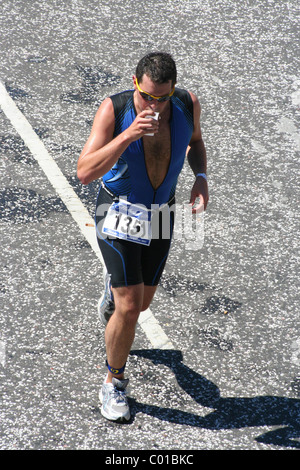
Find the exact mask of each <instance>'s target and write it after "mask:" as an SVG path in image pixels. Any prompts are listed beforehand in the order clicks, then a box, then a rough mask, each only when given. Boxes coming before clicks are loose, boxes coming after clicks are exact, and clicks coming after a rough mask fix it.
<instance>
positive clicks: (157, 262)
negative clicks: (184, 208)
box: [96, 88, 194, 287]
mask: <svg viewBox="0 0 300 470" xmlns="http://www.w3.org/2000/svg"><path fill="white" fill-rule="evenodd" d="M133 94H134V90H129V91H124V92H122V93H118V94H116V95H113V96H111V97H110V99H111V100H112V103H113V106H114V113H115V130H114V137H116V136H117V135H119V134H120V133H122V132H123V131H124V130H126V129H127V128H128V127H129V126H130V125H131V124H132V122H133V121H134V120H135V118H136V115H137V113H136V110H135V106H134V100H133ZM170 106H171V115H170V134H171V157H170V163H169V168H168V171H167V174H166V176H165V178H164V180H163V182H162V183H161V184H160V186H159V187H158V188H156V189H154V188H153V186H152V184H151V181H150V179H149V176H148V173H147V168H146V163H145V155H144V148H143V139H139V140H137V141H135V142H132V143H131V144H130V145H129V146H128V147H127V149H126V150H125V152H124V153H123V154H122V155H121V157H120V158H119V159H118V161H117V163H116V164H115V165H114V166H113V167H112V168H111V170H110V171H108V172H107V173H106V174H105V175H104V176H103V177H102V186H101V188H100V191H99V194H98V198H97V208H98V207H99V205H101V204H104V203H106V204H107V203H110V202H112V201H113V200H114V199H115V198H116V197H122V196H123V197H126V199H127V201H129V202H130V203H134V204H142V205H144V206H146V207H147V208H148V209H151V205H152V204H155V205H163V204H166V203H169V204H170V203H171V201H174V197H175V191H176V185H177V180H178V176H179V173H180V171H181V169H182V167H183V164H184V161H185V156H186V149H187V147H188V145H189V143H190V140H191V136H192V133H193V128H194V120H193V103H192V99H191V97H190V94H189V93H188V92H187V91H185V90H181V89H178V88H175V92H174V94H173V96H172V97H171V100H170ZM104 217H105V215H104V216H102V217H99V216H97V210H96V225H97V239H98V244H99V247H100V250H101V252H102V256H103V258H104V261H105V263H106V267H107V271H108V273H109V274H111V283H112V286H113V287H119V286H124V285H125V286H126V285H134V284H139V283H140V282H144V284H145V285H157V284H158V281H159V279H160V277H161V274H162V272H163V269H164V266H165V263H166V260H167V256H168V252H169V248H170V242H171V239H168V240H165V239H160V240H152V241H151V243H150V245H149V246H141V245H138V244H136V243H132V242H130V241H127V240H120V239H117V238H113V239H110V238H103V236H102V234H101V224H102V223H103V220H104Z"/></svg>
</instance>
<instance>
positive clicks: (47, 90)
mask: <svg viewBox="0 0 300 470" xmlns="http://www.w3.org/2000/svg"><path fill="white" fill-rule="evenodd" d="M299 32H300V31H299V3H298V1H297V0H291V1H286V2H282V1H279V0H267V1H256V0H245V1H242V2H233V1H232V0H217V1H215V0H214V1H213V0H203V1H200V0H186V1H184V2H183V1H181V0H172V1H171V0H168V1H161V0H157V1H154V0H152V1H145V2H136V1H132V0H122V1H120V0H116V1H115V0H114V1H109V2H108V1H102V0H98V1H96V0H88V1H83V0H76V1H75V0H73V1H70V2H63V1H59V0H53V1H50V0H47V1H44V2H40V1H36V0H33V1H31V2H26V0H18V1H14V0H6V1H5V2H3V3H1V6H0V45H1V51H2V52H1V66H0V82H1V83H3V84H5V86H6V90H7V91H8V92H9V94H10V96H11V97H12V98H13V99H14V101H15V103H16V104H17V106H18V108H19V109H20V110H21V111H22V113H23V115H24V116H25V117H26V119H27V120H28V121H29V123H30V124H31V126H32V127H33V129H34V130H35V132H36V133H37V135H38V136H39V138H40V139H41V141H42V142H43V143H44V145H45V146H46V148H47V150H48V152H49V154H50V155H51V156H52V158H53V159H54V160H55V162H56V163H57V165H58V166H59V168H60V169H61V171H62V172H63V174H64V175H65V177H66V178H67V180H68V182H69V183H70V184H71V186H72V188H73V189H74V191H75V192H76V194H77V195H78V196H79V197H80V199H81V201H82V202H83V203H84V205H85V206H86V208H87V209H88V210H89V212H90V214H91V215H92V216H93V210H94V204H95V197H96V194H97V191H98V182H96V183H93V184H91V185H89V186H88V187H83V186H82V185H81V184H80V183H79V182H78V180H77V177H76V162H77V158H78V155H79V153H80V151H81V148H82V146H83V144H84V142H85V140H86V138H87V137H88V134H89V130H90V126H91V122H92V120H93V117H94V114H95V112H96V110H97V107H98V106H99V104H100V103H101V101H102V100H103V99H104V97H106V96H107V95H110V94H112V93H115V92H118V91H121V90H122V89H128V88H131V86H132V85H131V76H132V74H133V73H134V68H135V65H136V62H137V60H138V59H139V58H140V57H141V56H142V55H144V54H145V53H146V52H148V51H150V50H153V49H164V50H167V51H169V52H171V53H172V54H173V55H174V58H175V60H176V62H177V65H178V78H179V80H178V85H179V86H181V87H185V88H188V89H190V90H191V91H193V92H194V93H196V94H197V96H198V97H199V100H200V102H201V105H202V110H203V111H202V130H203V137H204V140H205V144H206V147H207V154H208V163H209V165H208V177H209V186H210V203H209V206H208V209H207V213H206V215H205V223H204V227H205V239H204V245H203V247H199V249H195V248H196V247H194V249H187V246H186V244H185V242H184V240H174V243H173V247H172V250H171V254H170V257H169V260H168V263H167V267H166V271H165V274H164V276H163V279H162V281H161V284H160V286H159V289H158V292H157V296H156V298H155V299H154V301H153V304H152V306H151V310H152V312H153V314H154V315H155V317H156V319H157V320H158V321H159V323H160V325H161V327H162V328H163V330H164V332H165V333H166V334H167V336H168V338H169V339H170V342H171V343H172V345H173V348H170V349H164V350H158V349H155V348H153V347H152V345H151V342H150V341H149V338H147V336H146V335H145V334H144V331H143V330H142V329H141V328H140V326H138V327H137V334H136V339H135V342H134V346H133V351H132V354H131V356H130V358H129V361H128V366H127V371H128V376H129V378H130V396H131V398H130V401H131V406H132V411H133V417H132V420H131V421H130V422H129V424H128V425H125V426H122V425H117V424H114V423H110V422H107V421H106V420H104V418H102V416H101V414H100V410H99V403H98V390H99V387H100V384H101V382H102V380H103V376H104V374H105V366H104V356H105V347H104V339H103V333H104V331H103V327H102V326H101V325H100V323H99V322H98V318H97V312H96V304H97V300H98V298H99V296H100V295H101V292H102V265H101V263H100V262H99V259H98V258H97V256H96V255H95V253H94V251H93V250H92V249H91V246H90V245H89V244H88V243H87V240H86V239H85V237H84V236H83V234H82V233H81V232H80V230H79V228H78V226H77V225H76V223H75V222H74V220H73V218H72V217H71V215H70V213H69V211H68V210H67V208H66V206H65V204H64V203H63V202H62V200H61V199H60V197H59V196H58V194H57V193H56V192H55V190H54V189H53V187H52V185H51V184H50V182H49V180H48V178H47V175H46V174H45V173H44V172H43V171H42V170H41V168H40V166H39V165H38V163H37V162H36V160H35V159H34V158H33V156H32V153H31V152H30V150H29V149H28V147H27V146H26V145H25V144H24V142H23V140H22V139H21V138H20V136H19V134H18V132H17V131H16V129H15V128H14V126H13V125H12V124H11V122H10V121H9V120H8V119H7V117H6V115H5V114H4V112H2V111H1V110H0V125H1V127H0V129H1V133H0V146H1V149H0V152H1V160H0V166H1V186H0V195H1V215H0V230H1V247H2V249H1V264H0V272H1V279H0V287H1V289H0V294H1V297H0V298H1V310H0V312H1V314H0V328H1V329H0V387H1V405H0V407H1V408H0V414H1V427H0V448H1V449H2V450H11V449H12V450H24V449H33V450H63V449H65V450H80V449H87V450H92V449H93V450H131V451H132V450H149V451H153V452H154V451H156V452H159V451H163V450H165V451H170V452H171V451H175V450H176V449H178V450H181V451H183V452H186V453H188V452H191V451H196V450H297V449H299V448H300V440H299V439H300V430H299V410H300V400H299V395H300V371H299V366H300V336H299V293H298V292H299V281H298V278H299V272H298V263H299V171H298V169H299V163H298V162H299V151H300V137H299V135H300V134H299V120H300V75H299V69H300V67H299V37H300V34H299ZM192 181H193V177H192V174H191V171H190V170H189V168H188V166H187V165H186V166H185V167H184V169H183V172H182V175H181V177H180V180H179V185H178V191H177V202H181V203H184V202H187V201H188V199H189V188H190V187H191V185H192Z"/></svg>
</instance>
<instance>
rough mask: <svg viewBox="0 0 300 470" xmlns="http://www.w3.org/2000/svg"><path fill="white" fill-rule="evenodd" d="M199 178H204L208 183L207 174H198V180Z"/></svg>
mask: <svg viewBox="0 0 300 470" xmlns="http://www.w3.org/2000/svg"><path fill="white" fill-rule="evenodd" d="M198 176H202V178H204V179H205V180H206V181H207V176H206V173H197V174H196V178H198Z"/></svg>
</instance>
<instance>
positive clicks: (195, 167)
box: [187, 93, 209, 212]
mask: <svg viewBox="0 0 300 470" xmlns="http://www.w3.org/2000/svg"><path fill="white" fill-rule="evenodd" d="M190 95H191V97H192V100H193V105H194V131H193V134H192V137H191V141H190V144H189V147H188V150H187V158H188V162H189V165H190V167H191V169H192V171H193V173H194V175H195V182H194V185H193V187H192V190H191V198H190V204H191V205H192V206H193V212H199V211H200V210H203V208H204V210H205V209H206V207H207V203H208V199H209V196H208V186H207V180H206V171H207V159H206V150H205V145H204V142H203V139H202V133H201V127H200V114H201V107H200V103H199V101H198V99H197V97H196V96H195V95H194V94H193V93H190ZM197 175H198V176H197ZM198 198H199V203H198V204H197V202H196V200H197V199H198ZM195 203H196V205H195Z"/></svg>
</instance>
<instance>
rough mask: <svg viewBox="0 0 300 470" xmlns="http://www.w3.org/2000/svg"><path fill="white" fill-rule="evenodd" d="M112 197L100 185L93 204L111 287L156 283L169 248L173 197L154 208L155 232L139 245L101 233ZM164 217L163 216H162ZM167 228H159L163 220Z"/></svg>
mask: <svg viewBox="0 0 300 470" xmlns="http://www.w3.org/2000/svg"><path fill="white" fill-rule="evenodd" d="M114 200H117V198H114V196H112V195H111V194H109V193H108V192H107V191H106V189H105V188H103V187H101V188H100V191H99V194H98V198H97V206H96V216H95V222H96V233H97V241H98V245H99V248H100V251H101V254H102V257H103V260H104V262H105V265H106V269H107V272H108V273H109V274H110V275H111V285H112V287H123V286H130V285H136V284H140V283H144V285H147V286H156V285H157V284H158V282H159V280H160V277H161V275H162V273H163V270H164V267H165V264H166V261H167V257H168V254H169V250H170V245H171V239H172V233H173V227H174V211H175V200H174V199H173V200H172V202H169V203H168V204H166V205H164V206H163V207H162V206H161V209H160V210H157V211H156V212H155V215H153V219H154V217H155V227H156V229H155V234H154V235H155V236H154V237H152V239H151V242H150V245H148V246H147V245H142V244H138V243H135V242H132V241H128V240H124V239H119V238H115V237H112V236H108V235H103V233H102V225H103V222H104V219H105V217H106V214H107V210H108V207H109V206H110V205H111V204H112V202H113V201H114ZM163 218H164V219H163ZM166 223H167V224H169V225H168V228H169V230H165V229H162V227H163V224H164V227H166Z"/></svg>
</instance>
